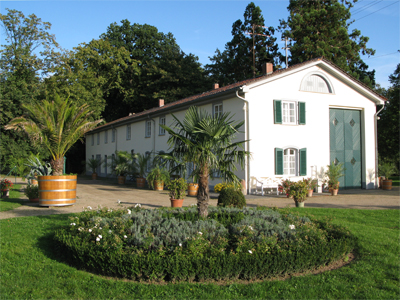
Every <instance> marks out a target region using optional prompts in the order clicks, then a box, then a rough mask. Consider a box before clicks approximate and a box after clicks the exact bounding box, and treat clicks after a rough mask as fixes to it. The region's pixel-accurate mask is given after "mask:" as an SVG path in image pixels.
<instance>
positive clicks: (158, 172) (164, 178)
mask: <svg viewBox="0 0 400 300" xmlns="http://www.w3.org/2000/svg"><path fill="white" fill-rule="evenodd" d="M169 177H170V175H169V172H168V171H167V169H165V168H162V167H160V166H157V165H156V166H154V167H153V169H151V171H150V172H149V174H147V177H146V179H147V182H148V183H149V186H150V188H153V189H154V190H156V191H162V190H164V184H168V182H169Z"/></svg>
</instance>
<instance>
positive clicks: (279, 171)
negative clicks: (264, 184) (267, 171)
mask: <svg viewBox="0 0 400 300" xmlns="http://www.w3.org/2000/svg"><path fill="white" fill-rule="evenodd" d="M275 175H283V149H281V148H275Z"/></svg>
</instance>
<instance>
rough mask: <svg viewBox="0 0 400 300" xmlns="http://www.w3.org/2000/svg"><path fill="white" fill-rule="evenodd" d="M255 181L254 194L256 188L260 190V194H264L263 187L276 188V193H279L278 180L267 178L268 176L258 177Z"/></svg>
mask: <svg viewBox="0 0 400 300" xmlns="http://www.w3.org/2000/svg"><path fill="white" fill-rule="evenodd" d="M255 181H256V194H257V192H258V190H260V191H261V195H262V196H264V189H276V194H277V195H279V184H280V181H279V180H276V179H273V178H269V177H258V178H255Z"/></svg>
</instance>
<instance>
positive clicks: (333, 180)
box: [324, 162, 345, 196]
mask: <svg viewBox="0 0 400 300" xmlns="http://www.w3.org/2000/svg"><path fill="white" fill-rule="evenodd" d="M327 167H328V170H327V171H326V172H325V176H326V177H327V179H326V180H325V181H324V185H325V187H326V188H327V189H329V191H330V192H331V195H332V196H336V195H337V194H338V191H339V178H341V177H343V176H344V171H345V168H344V167H343V164H342V163H337V164H335V163H334V162H332V163H331V164H330V165H327Z"/></svg>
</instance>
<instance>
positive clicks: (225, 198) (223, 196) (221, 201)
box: [218, 187, 246, 208]
mask: <svg viewBox="0 0 400 300" xmlns="http://www.w3.org/2000/svg"><path fill="white" fill-rule="evenodd" d="M218 206H223V207H238V208H243V207H244V206H246V198H245V197H244V195H243V193H242V191H240V190H237V189H235V188H231V187H227V188H224V189H223V190H221V193H220V194H219V196H218Z"/></svg>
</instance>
